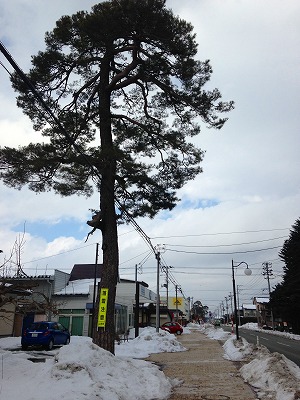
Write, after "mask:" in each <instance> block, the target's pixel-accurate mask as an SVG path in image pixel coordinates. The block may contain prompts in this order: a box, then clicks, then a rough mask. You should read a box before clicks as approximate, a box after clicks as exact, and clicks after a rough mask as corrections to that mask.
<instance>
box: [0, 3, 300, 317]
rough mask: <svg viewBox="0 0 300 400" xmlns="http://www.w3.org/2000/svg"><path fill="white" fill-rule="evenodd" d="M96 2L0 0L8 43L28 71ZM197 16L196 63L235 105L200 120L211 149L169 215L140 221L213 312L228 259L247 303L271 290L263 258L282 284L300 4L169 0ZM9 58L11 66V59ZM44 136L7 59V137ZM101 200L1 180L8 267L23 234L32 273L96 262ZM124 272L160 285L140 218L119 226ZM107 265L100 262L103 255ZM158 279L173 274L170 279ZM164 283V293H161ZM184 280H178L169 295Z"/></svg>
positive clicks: (1, 86) (226, 290) (0, 120)
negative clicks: (21, 102)
mask: <svg viewBox="0 0 300 400" xmlns="http://www.w3.org/2000/svg"><path fill="white" fill-rule="evenodd" d="M83 4H84V6H85V7H87V8H86V9H87V10H90V8H91V6H92V5H94V4H95V2H94V1H90V0H86V1H84V2H83V1H80V0H64V1H60V0H52V1H51V2H48V1H45V0H44V1H43V0H42V1H41V0H14V1H13V2H12V1H10V0H2V1H1V2H0V25H1V31H0V39H1V41H2V42H3V43H4V44H5V46H6V47H7V49H8V50H9V52H10V53H11V54H12V56H13V57H14V59H15V60H16V62H17V63H18V64H19V66H20V67H21V68H22V69H23V70H24V71H28V69H29V68H30V58H31V55H34V54H36V53H37V52H38V51H39V50H43V48H44V33H45V32H46V31H49V30H52V29H53V27H54V25H55V21H56V20H57V19H59V18H60V17H61V16H62V15H64V14H73V13H74V12H76V11H79V10H82V7H83ZM167 5H168V7H171V8H172V9H173V11H174V13H175V14H178V15H179V16H180V17H182V18H184V19H186V20H187V21H189V22H191V23H192V24H193V26H194V29H195V32H196V34H197V42H198V43H199V53H198V59H200V60H202V61H204V60H206V59H209V60H210V61H211V65H212V68H213V71H214V72H213V75H212V78H211V82H210V85H213V86H214V87H217V88H218V89H220V91H221V93H222V95H223V99H224V100H225V101H227V100H234V101H235V110H234V111H233V112H231V113H230V115H228V116H229V120H228V122H227V123H226V125H225V127H224V128H223V129H222V130H221V131H214V130H208V129H205V127H203V129H202V132H201V134H200V136H199V137H198V138H197V143H198V144H199V145H200V146H201V148H202V149H203V150H206V155H205V158H204V161H203V164H202V167H203V173H202V174H200V175H199V176H198V177H197V179H195V180H194V181H191V182H190V183H189V184H187V185H186V186H185V187H184V188H183V189H182V190H181V191H180V194H179V195H180V198H181V199H182V201H181V203H180V204H179V205H178V206H177V207H176V208H175V209H174V210H173V211H172V212H170V213H166V212H164V213H161V214H160V215H159V216H157V217H156V218H155V219H153V220H149V219H146V218H145V219H140V220H137V221H136V222H137V223H138V224H139V226H140V227H141V228H142V229H143V231H144V232H145V233H146V235H148V236H149V237H150V238H151V242H152V244H153V246H156V245H158V244H161V245H162V244H165V246H164V248H165V251H164V252H163V253H162V258H163V262H164V264H165V265H168V266H171V267H172V268H171V269H170V274H171V276H172V279H173V281H174V282H176V283H177V284H178V285H180V287H181V289H182V292H183V293H184V295H185V296H186V297H191V298H193V300H194V301H196V300H200V301H202V303H203V304H205V305H208V306H209V307H210V309H211V310H212V311H214V310H215V309H216V308H218V307H219V306H220V304H221V302H223V303H224V305H225V297H227V298H228V296H229V295H230V293H232V274H231V260H232V259H233V260H234V265H238V264H239V263H240V262H246V263H247V264H248V265H249V267H250V268H251V269H252V276H251V277H246V276H243V265H240V266H239V267H238V268H236V269H235V273H236V283H237V285H238V287H239V291H240V296H239V299H240V302H242V303H251V301H252V300H251V299H252V298H253V297H254V296H258V295H262V294H264V295H267V294H268V291H267V287H268V285H267V280H266V279H264V277H263V275H262V272H263V269H262V264H263V263H265V262H270V263H272V269H273V274H274V275H273V277H272V280H271V287H273V286H274V285H276V283H278V282H280V276H281V275H282V262H281V261H280V260H279V257H278V252H279V251H280V248H281V247H282V245H283V242H284V240H285V239H287V238H288V236H289V231H290V229H291V226H292V225H293V224H294V222H295V221H296V219H298V218H299V216H300V192H299V183H300V179H299V170H300V168H299V167H300V166H299V144H300V143H299V142H300V140H299V126H300V121H299V119H300V118H299V115H300V113H299V105H300V101H299V100H300V99H299V96H300V78H299V69H300V68H299V64H300V62H299V61H300V52H299V48H300V2H299V1H297V0H285V1H284V2H283V1H282V0H186V1H184V2H183V1H181V0H169V1H168V2H167ZM0 61H1V62H2V63H3V64H4V65H5V67H6V68H7V69H8V70H10V71H11V70H12V68H11V67H10V65H9V63H8V62H7V61H6V59H5V57H4V56H3V55H2V54H0ZM39 140H40V137H39V135H38V133H37V132H35V131H33V129H32V125H31V123H30V121H29V120H28V118H27V117H25V116H24V115H23V114H22V111H21V110H20V109H18V108H17V106H16V101H15V93H14V92H13V90H12V88H11V85H10V81H9V75H8V73H7V72H6V70H5V69H4V68H3V67H2V66H1V65H0V144H1V146H4V145H7V146H17V145H19V144H24V145H25V144H28V143H29V142H37V141H39ZM98 202H99V201H98V198H97V196H94V197H92V198H89V199H86V198H81V197H77V196H74V197H71V198H61V197H59V196H55V195H54V194H52V193H44V194H40V195H35V194H34V193H32V192H29V191H28V190H27V189H26V188H24V189H22V190H21V191H17V190H14V189H9V188H7V187H5V186H4V185H3V184H2V182H1V183H0V249H2V250H3V253H2V254H0V264H1V263H2V262H3V260H4V259H5V258H7V257H8V256H9V254H10V250H11V248H12V247H13V244H14V241H15V240H16V238H18V237H19V235H21V234H22V232H23V230H24V229H25V231H26V243H25V246H24V248H23V251H22V258H21V261H22V265H23V269H24V271H25V272H26V273H27V274H29V275H35V274H45V273H47V274H50V273H52V272H53V269H54V268H56V269H60V270H63V271H66V272H69V271H70V270H71V268H72V266H73V265H74V263H93V262H95V251H96V242H97V241H98V242H100V243H101V238H100V234H99V233H95V234H94V235H93V236H91V237H90V239H89V240H88V241H87V242H85V239H86V235H87V233H88V232H89V227H88V226H87V225H86V220H87V219H90V216H91V214H90V211H89V209H93V208H97V207H98ZM119 245H120V276H121V277H122V278H127V279H134V276H135V265H136V264H137V265H139V271H140V272H141V273H139V279H140V280H143V281H145V282H147V283H148V284H149V287H150V289H152V290H153V291H156V259H155V256H154V254H153V253H151V251H150V248H149V246H148V245H147V243H146V242H145V241H144V240H143V239H142V238H141V236H140V235H139V234H138V233H137V232H136V231H135V230H134V228H133V227H132V226H130V225H129V226H121V227H120V228H119ZM99 261H100V262H101V261H102V256H101V252H100V258H99ZM160 281H161V283H164V281H165V276H164V275H161V277H160ZM164 294H165V292H164V289H162V290H161V295H164ZM173 295H175V288H174V286H173V285H172V284H171V285H170V296H173Z"/></svg>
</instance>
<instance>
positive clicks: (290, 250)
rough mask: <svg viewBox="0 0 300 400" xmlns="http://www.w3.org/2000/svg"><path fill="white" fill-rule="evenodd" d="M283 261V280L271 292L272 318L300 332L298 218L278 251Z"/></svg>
mask: <svg viewBox="0 0 300 400" xmlns="http://www.w3.org/2000/svg"><path fill="white" fill-rule="evenodd" d="M279 257H280V259H281V260H282V261H283V262H284V264H285V265H284V267H283V280H282V282H281V283H279V284H277V285H276V287H275V290H274V291H273V292H271V296H270V307H271V308H272V311H273V316H274V320H275V321H278V320H282V321H284V322H287V325H288V326H289V327H292V331H293V333H297V334H300V219H297V220H296V222H295V224H294V225H293V226H292V229H291V231H290V235H289V238H288V239H287V240H286V241H285V242H284V244H283V247H282V249H281V251H280V253H279Z"/></svg>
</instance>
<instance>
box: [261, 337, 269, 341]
mask: <svg viewBox="0 0 300 400" xmlns="http://www.w3.org/2000/svg"><path fill="white" fill-rule="evenodd" d="M260 338H261V339H264V340H267V341H268V340H269V339H268V338H266V337H263V336H261V337H260Z"/></svg>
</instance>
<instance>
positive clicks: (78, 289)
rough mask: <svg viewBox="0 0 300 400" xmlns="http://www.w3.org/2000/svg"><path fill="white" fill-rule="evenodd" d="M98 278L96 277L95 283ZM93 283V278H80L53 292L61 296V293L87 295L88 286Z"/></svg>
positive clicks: (88, 291)
mask: <svg viewBox="0 0 300 400" xmlns="http://www.w3.org/2000/svg"><path fill="white" fill-rule="evenodd" d="M98 282H99V279H97V283H98ZM91 285H94V279H80V280H77V281H70V282H69V283H68V285H67V286H66V287H64V288H63V289H62V290H59V291H58V292H55V293H54V294H55V295H58V296H63V295H72V294H73V295H75V294H77V295H78V294H85V295H88V294H89V293H90V286H91Z"/></svg>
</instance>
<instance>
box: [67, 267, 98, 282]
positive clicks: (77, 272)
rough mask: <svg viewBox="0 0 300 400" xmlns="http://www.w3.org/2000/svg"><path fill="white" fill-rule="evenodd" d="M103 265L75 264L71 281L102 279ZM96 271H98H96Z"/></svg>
mask: <svg viewBox="0 0 300 400" xmlns="http://www.w3.org/2000/svg"><path fill="white" fill-rule="evenodd" d="M102 266H103V264H74V267H73V268H72V271H71V275H70V279H69V281H77V280H78V279H94V278H95V272H96V278H98V279H100V278H101V276H102ZM95 270H96V271H95Z"/></svg>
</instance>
